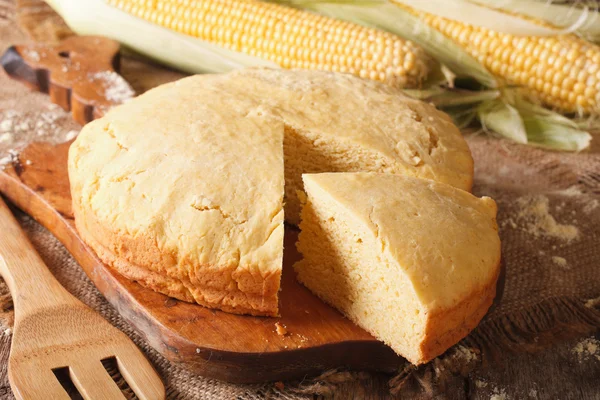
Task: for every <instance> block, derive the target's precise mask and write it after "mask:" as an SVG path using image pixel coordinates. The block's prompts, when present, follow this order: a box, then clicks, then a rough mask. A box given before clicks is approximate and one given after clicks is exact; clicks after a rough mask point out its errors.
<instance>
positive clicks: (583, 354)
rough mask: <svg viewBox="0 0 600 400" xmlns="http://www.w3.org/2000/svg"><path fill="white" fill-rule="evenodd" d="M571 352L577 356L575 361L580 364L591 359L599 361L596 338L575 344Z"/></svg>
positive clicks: (599, 355)
mask: <svg viewBox="0 0 600 400" xmlns="http://www.w3.org/2000/svg"><path fill="white" fill-rule="evenodd" d="M571 351H572V352H573V353H574V354H575V355H577V359H578V360H579V361H580V362H582V361H587V360H590V359H592V358H595V359H596V360H598V361H600V341H599V340H597V339H596V338H593V337H590V338H587V339H583V340H582V341H581V342H579V343H577V344H576V345H575V347H573V349H572V350H571Z"/></svg>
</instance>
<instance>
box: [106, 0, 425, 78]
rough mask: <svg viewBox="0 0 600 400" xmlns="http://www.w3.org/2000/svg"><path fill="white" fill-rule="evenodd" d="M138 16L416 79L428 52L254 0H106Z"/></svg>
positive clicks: (338, 68)
mask: <svg viewBox="0 0 600 400" xmlns="http://www.w3.org/2000/svg"><path fill="white" fill-rule="evenodd" d="M106 1H107V3H108V4H109V5H111V6H113V7H116V8H118V9H121V10H122V11H125V12H127V13H129V14H132V15H135V16H137V17H139V18H142V19H144V20H147V21H150V22H152V23H155V24H157V25H160V26H163V27H165V28H168V29H171V30H173V31H176V32H179V33H183V34H186V35H191V36H194V37H197V38H199V39H202V40H204V41H207V42H211V43H214V44H217V45H219V46H221V47H224V48H227V49H230V50H234V51H238V52H243V53H246V54H249V55H252V56H256V57H259V58H263V59H267V60H270V61H272V62H274V63H276V64H278V65H280V66H281V67H283V68H303V69H318V70H324V71H334V72H345V73H351V74H354V75H357V76H360V77H363V78H369V79H373V80H378V81H383V82H386V83H390V84H392V85H395V86H398V87H407V88H414V87H419V85H420V84H421V82H422V81H423V80H424V79H425V78H426V77H427V75H428V73H429V70H430V63H431V59H430V58H429V57H428V56H427V55H426V53H425V52H424V51H423V50H422V49H421V48H420V47H418V46H417V45H415V44H413V43H412V42H410V41H407V40H404V39H402V38H400V37H398V36H396V35H393V34H391V33H388V32H384V31H379V30H376V29H373V28H368V27H363V26H360V25H357V24H353V23H350V22H345V21H341V20H336V19H333V18H329V17H325V16H321V15H317V14H313V13H310V12H307V11H302V10H298V9H295V8H291V7H286V6H282V5H278V4H272V3H264V2H261V1H256V0H106Z"/></svg>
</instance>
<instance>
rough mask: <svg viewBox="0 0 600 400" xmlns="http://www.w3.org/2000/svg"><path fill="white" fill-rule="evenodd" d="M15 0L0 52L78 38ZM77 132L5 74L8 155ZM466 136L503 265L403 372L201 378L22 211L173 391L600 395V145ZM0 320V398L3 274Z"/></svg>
mask: <svg viewBox="0 0 600 400" xmlns="http://www.w3.org/2000/svg"><path fill="white" fill-rule="evenodd" d="M17 3H18V4H17ZM17 3H15V0H0V51H2V52H3V51H4V50H5V49H6V48H7V47H8V46H9V45H10V44H13V43H23V42H26V41H28V40H31V38H34V39H37V40H44V41H54V40H58V39H60V38H61V37H63V36H65V35H68V34H70V32H69V30H68V29H67V28H66V27H64V25H62V23H61V21H60V19H59V18H58V17H56V16H55V15H53V14H52V13H51V12H49V10H48V9H47V8H46V7H45V6H44V4H43V3H41V2H40V1H39V0H19V1H18V2H17ZM17 22H18V23H19V24H17ZM17 26H19V28H18V27H17ZM123 74H124V76H125V77H126V79H127V80H128V81H129V82H130V83H132V85H133V86H134V88H135V89H136V90H137V91H138V92H141V91H144V90H146V89H148V88H150V87H153V86H155V85H157V84H159V83H162V82H165V81H169V80H173V79H177V78H178V77H180V75H179V74H178V73H175V72H172V71H167V70H164V69H160V68H158V67H155V66H149V65H147V64H145V63H143V62H140V61H134V60H130V59H126V60H125V62H124V63H123ZM3 121H9V122H3ZM78 129H79V127H78V126H77V125H76V124H75V123H74V122H73V121H71V120H70V118H69V116H68V114H66V113H64V112H63V111H62V110H59V109H56V108H55V107H52V106H51V105H50V104H49V101H48V98H47V96H45V95H42V94H39V93H32V92H30V91H28V90H27V89H25V88H24V87H23V86H22V85H20V84H18V83H15V82H13V81H11V80H10V79H8V78H7V77H6V75H4V73H3V72H0V159H2V158H3V157H4V156H6V155H7V152H8V151H9V150H11V149H18V147H19V146H21V145H22V144H23V143H26V142H29V141H31V140H47V141H55V142H58V141H63V140H65V139H66V138H67V137H69V136H72V135H73V134H74V133H76V132H77V130H78ZM467 138H468V142H469V145H470V147H471V149H472V151H473V156H474V158H475V162H476V178H475V189H474V192H475V193H476V194H477V195H489V196H492V197H493V198H495V199H496V201H497V202H498V205H499V215H498V221H499V225H500V234H501V237H502V257H503V266H504V270H503V277H502V279H501V283H500V286H499V296H498V299H497V301H496V303H495V305H494V307H493V308H492V310H490V312H489V313H488V315H487V316H486V317H485V319H484V320H483V321H482V323H481V324H480V326H479V327H478V328H477V329H476V330H475V331H474V332H473V333H472V334H471V335H470V336H469V337H468V338H466V339H465V340H464V341H462V342H461V343H460V344H459V345H458V346H455V347H454V348H453V349H451V350H450V351H448V352H447V353H446V354H445V355H444V356H442V357H440V358H438V359H436V360H434V361H433V362H431V363H429V364H428V365H425V366H422V367H420V368H414V367H411V366H409V365H405V366H402V367H401V368H400V370H399V371H398V374H397V375H396V376H387V375H383V374H377V373H367V372H347V371H343V370H338V371H327V372H325V373H324V374H323V375H322V376H320V377H317V378H307V379H304V380H302V381H297V382H285V383H283V384H282V383H277V384H274V383H265V384H257V385H234V384H228V383H224V382H219V381H215V380H211V379H206V378H203V377H200V376H196V375H193V374H191V373H189V372H187V371H186V370H184V369H182V368H180V367H178V366H177V365H175V364H171V363H170V362H169V361H167V360H165V359H164V358H163V357H161V356H160V355H159V354H158V353H157V352H156V351H154V350H153V349H152V348H150V347H149V346H148V344H147V343H146V342H145V341H144V340H143V339H142V338H141V337H140V336H139V335H138V334H137V333H136V332H135V331H134V330H133V329H132V328H131V327H130V326H129V325H128V324H127V323H126V322H125V321H124V320H123V319H121V317H120V316H119V314H117V312H116V311H115V310H114V309H113V308H112V307H111V306H110V305H109V304H108V303H107V302H106V301H105V300H104V298H103V297H102V295H101V294H100V293H99V292H98V291H97V290H96V289H95V287H94V286H93V285H92V283H91V282H90V281H89V280H88V279H87V277H86V276H85V274H84V273H83V271H82V270H81V269H80V268H79V266H78V265H77V263H76V262H75V261H74V260H73V258H71V256H70V255H69V254H68V253H67V252H66V250H65V249H64V248H63V246H62V245H61V244H60V243H58V241H57V240H56V239H54V237H53V236H52V235H51V234H49V233H48V232H47V231H46V230H45V229H43V228H42V227H41V226H40V225H38V224H37V223H36V222H34V221H33V220H31V219H30V218H29V217H27V216H25V215H23V214H21V213H19V212H18V211H17V214H18V216H19V220H20V221H21V223H22V225H23V228H24V229H25V231H26V232H27V234H28V235H29V237H30V238H31V240H32V242H33V244H34V245H35V247H36V248H37V249H38V251H39V252H40V254H41V255H42V258H43V259H44V261H45V262H46V263H47V264H48V266H49V267H50V269H51V270H52V272H53V273H54V274H55V275H56V277H57V278H58V280H59V281H60V282H61V283H62V284H63V285H64V286H65V287H66V288H67V290H69V291H70V292H71V293H73V294H74V295H75V296H77V297H78V298H79V299H81V300H82V301H83V302H85V303H86V304H88V305H89V306H91V307H92V308H94V309H95V310H97V311H98V312H100V313H101V314H102V315H103V316H104V317H105V318H106V319H108V320H109V321H110V322H111V323H113V324H114V325H115V326H117V327H119V328H120V329H121V330H123V331H124V332H125V333H127V334H128V335H129V336H130V337H131V338H132V339H133V340H134V341H135V342H136V343H137V344H138V345H139V346H140V348H142V349H143V350H144V352H145V353H146V354H147V356H148V358H149V359H150V360H152V362H153V363H154V365H155V367H156V368H157V370H158V371H159V372H160V374H161V376H162V377H163V379H164V382H165V384H166V387H167V397H168V398H169V399H221V398H223V399H263V398H284V399H300V398H313V397H315V396H326V397H329V396H332V397H335V398H385V397H388V396H399V397H410V398H413V397H422V398H430V397H447V398H496V399H509V398H563V399H566V398H574V399H575V398H595V399H599V398H600V341H598V338H599V337H600V335H598V328H599V327H600V205H599V201H600V154H599V152H598V150H597V148H598V143H596V145H595V146H596V149H592V151H590V152H586V153H582V154H564V153H554V152H547V151H543V150H540V149H534V148H529V147H525V146H520V145H515V144H512V143H508V142H506V141H503V140H498V139H493V138H489V137H484V136H482V135H476V134H469V135H468V136H467ZM595 140H596V142H598V141H600V137H597V138H596V139H595ZM0 234H2V233H1V232H0ZM0 322H1V324H0V396H1V397H2V398H12V394H11V392H10V388H9V386H8V380H7V375H6V363H7V359H8V355H9V348H10V339H11V330H10V327H11V326H12V304H11V300H10V295H9V294H8V292H7V289H6V286H5V285H4V284H3V282H2V285H1V286H0Z"/></svg>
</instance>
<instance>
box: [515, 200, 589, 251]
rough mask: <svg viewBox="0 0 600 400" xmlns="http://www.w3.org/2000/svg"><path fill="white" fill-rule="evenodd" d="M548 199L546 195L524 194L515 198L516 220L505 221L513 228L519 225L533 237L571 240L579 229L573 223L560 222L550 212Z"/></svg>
mask: <svg viewBox="0 0 600 400" xmlns="http://www.w3.org/2000/svg"><path fill="white" fill-rule="evenodd" d="M549 203H550V202H549V200H548V198H547V197H546V196H542V195H537V196H525V197H520V198H518V199H517V205H518V206H519V211H518V213H517V215H516V216H515V218H516V221H515V220H512V219H509V220H508V222H507V223H509V224H511V226H512V227H513V228H516V227H520V229H522V230H523V231H525V232H527V233H530V234H532V235H533V236H535V237H540V236H548V237H552V238H556V239H561V240H564V241H571V240H574V239H576V238H577V237H578V236H579V229H578V228H577V227H576V226H574V225H567V224H560V223H558V222H557V221H556V219H554V217H553V216H552V215H551V214H550V205H549Z"/></svg>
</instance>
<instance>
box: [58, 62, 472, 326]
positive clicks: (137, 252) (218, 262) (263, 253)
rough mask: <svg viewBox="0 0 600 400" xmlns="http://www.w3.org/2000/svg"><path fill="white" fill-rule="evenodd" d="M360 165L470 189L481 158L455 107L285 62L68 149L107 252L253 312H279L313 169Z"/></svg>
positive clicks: (85, 220)
mask: <svg viewBox="0 0 600 400" xmlns="http://www.w3.org/2000/svg"><path fill="white" fill-rule="evenodd" d="M415 116H416V117H415ZM359 171H371V172H381V173H387V174H405V175H412V176H418V177H423V178H427V179H434V180H438V181H441V182H444V183H448V184H450V185H453V186H456V187H458V188H461V189H464V190H470V188H471V184H472V179H473V160H472V158H471V155H470V152H469V149H468V147H467V145H466V143H465V141H464V139H463V138H462V136H461V134H460V132H459V130H458V129H457V128H456V126H454V125H453V124H452V122H451V120H450V119H449V117H448V116H446V115H445V114H443V113H441V112H439V111H437V110H435V108H433V107H432V106H430V105H427V104H425V103H422V102H420V101H417V100H413V99H411V98H409V97H406V96H405V95H404V94H402V92H401V91H399V90H398V89H396V88H393V87H390V86H388V85H385V84H382V83H378V82H373V81H366V80H362V79H360V78H356V77H353V76H350V75H344V74H333V73H326V72H319V71H304V70H280V69H277V70H271V69H245V70H238V71H234V72H231V73H228V74H222V75H198V76H192V77H188V78H185V79H182V80H179V81H177V82H173V83H169V84H166V85H162V86H160V87H157V88H155V89H152V90H150V91H148V92H146V93H144V94H143V95H141V96H139V97H138V98H135V99H133V100H131V101H129V102H127V103H125V104H123V105H121V106H119V107H116V108H114V109H112V110H111V111H110V112H109V113H107V114H106V115H105V116H104V117H103V118H101V119H99V120H96V121H93V122H91V123H90V124H88V125H86V126H85V127H84V128H83V130H82V132H81V134H80V135H79V136H78V138H77V139H76V140H75V142H74V143H73V145H72V146H71V148H70V151H69V178H70V182H71V193H72V197H73V210H74V214H75V223H76V226H77V229H78V230H79V232H80V234H81V237H82V238H83V240H84V241H85V242H86V243H87V244H88V245H90V247H91V248H92V249H93V250H94V251H95V252H96V253H97V254H98V256H99V257H100V259H101V260H102V261H104V262H105V263H107V264H108V265H110V266H112V267H113V268H115V269H116V270H117V271H119V272H120V273H121V274H123V275H124V276H126V277H128V278H130V279H134V280H136V281H138V282H139V283H140V284H142V285H144V286H147V287H149V288H151V289H153V290H156V291H159V292H161V293H165V294H167V295H169V296H173V297H176V298H180V299H182V300H186V301H195V302H197V303H199V304H202V305H204V306H207V307H212V308H218V309H221V310H225V311H228V312H234V313H240V314H253V315H277V314H278V299H277V292H278V290H279V280H280V276H281V268H282V259H283V236H284V226H283V222H284V202H285V219H286V220H287V221H288V222H289V223H291V224H295V225H297V224H298V223H299V221H300V218H299V215H300V208H301V206H300V198H299V196H298V193H299V192H301V191H302V190H303V182H302V174H303V173H320V172H359ZM284 196H285V199H284ZM363 240H365V239H364V238H363Z"/></svg>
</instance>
